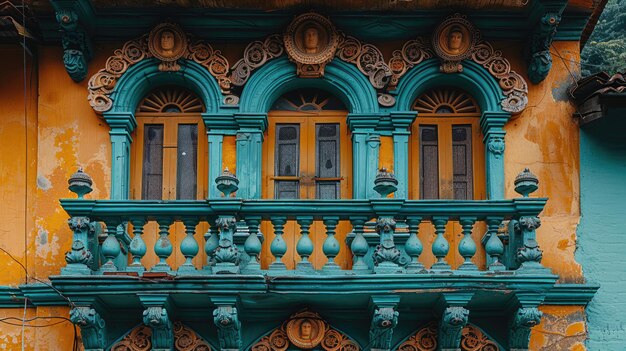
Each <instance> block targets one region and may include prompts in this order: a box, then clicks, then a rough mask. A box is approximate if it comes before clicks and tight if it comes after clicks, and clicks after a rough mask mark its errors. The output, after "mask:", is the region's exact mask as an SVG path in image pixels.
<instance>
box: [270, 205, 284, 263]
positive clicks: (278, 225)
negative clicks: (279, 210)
mask: <svg viewBox="0 0 626 351" xmlns="http://www.w3.org/2000/svg"><path fill="white" fill-rule="evenodd" d="M271 222H272V225H273V226H274V240H272V244H271V245H270V252H271V253H272V255H274V257H275V260H274V262H272V264H270V267H269V269H270V270H286V269H287V266H285V264H284V263H283V261H282V258H283V256H284V255H285V253H286V252H287V243H286V242H285V239H283V234H284V229H285V223H287V217H283V216H275V217H272V218H271Z"/></svg>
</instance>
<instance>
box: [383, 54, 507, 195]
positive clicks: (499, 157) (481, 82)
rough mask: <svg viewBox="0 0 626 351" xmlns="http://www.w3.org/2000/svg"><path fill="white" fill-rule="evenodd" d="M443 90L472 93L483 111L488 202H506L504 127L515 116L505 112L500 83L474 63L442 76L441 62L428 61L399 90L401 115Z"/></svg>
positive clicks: (481, 123)
mask: <svg viewBox="0 0 626 351" xmlns="http://www.w3.org/2000/svg"><path fill="white" fill-rule="evenodd" d="M439 86H452V87H458V88H460V89H463V90H465V91H467V92H469V93H470V94H471V95H472V97H474V99H476V101H477V102H478V105H479V106H480V110H481V111H482V115H481V121H480V126H481V129H482V132H483V135H484V137H485V139H484V140H483V142H484V143H485V144H486V147H485V152H486V157H485V166H486V181H487V184H486V189H487V198H488V199H502V198H504V135H505V132H504V129H503V127H504V125H505V124H506V122H507V121H508V119H509V117H510V116H511V114H510V113H508V112H505V111H503V110H502V106H501V102H502V100H503V99H504V95H503V93H502V89H501V88H500V86H499V84H498V82H497V81H496V80H495V79H494V78H493V77H492V76H491V74H490V73H489V72H488V71H487V70H485V69H484V68H483V67H481V66H479V65H478V64H476V63H474V62H471V61H467V60H466V61H463V71H462V72H460V73H455V74H446V73H442V72H440V70H439V61H437V60H436V59H429V60H426V61H424V62H422V63H420V64H419V65H417V66H415V67H413V68H411V69H410V70H409V71H408V72H407V73H406V74H405V75H404V77H402V79H400V83H399V84H398V87H397V88H396V90H395V93H396V94H397V97H396V104H395V106H394V107H393V109H394V110H398V111H409V110H411V106H412V104H413V102H414V101H415V99H416V98H417V97H418V96H420V95H421V94H423V93H424V92H426V91H428V90H429V89H433V88H435V87H439ZM418 118H419V117H418ZM394 156H395V155H394Z"/></svg>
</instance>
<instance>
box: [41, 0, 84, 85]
mask: <svg viewBox="0 0 626 351" xmlns="http://www.w3.org/2000/svg"><path fill="white" fill-rule="evenodd" d="M51 2H52V5H53V6H54V9H55V15H56V20H57V22H59V26H60V28H61V44H62V46H63V64H64V65H65V70H66V71H67V73H68V74H69V75H70V78H72V80H73V81H75V82H80V81H82V80H83V79H85V77H86V76H87V70H88V67H87V63H88V62H89V61H91V58H92V57H93V46H92V43H91V38H90V36H89V34H88V31H87V30H86V28H85V26H84V25H83V23H91V22H93V21H92V18H93V8H92V7H91V3H90V1H89V0H71V1H68V0H56V1H51Z"/></svg>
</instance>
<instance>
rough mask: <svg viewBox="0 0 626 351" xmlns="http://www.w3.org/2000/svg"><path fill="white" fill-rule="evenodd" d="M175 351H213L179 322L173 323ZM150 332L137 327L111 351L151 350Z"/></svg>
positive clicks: (112, 347)
mask: <svg viewBox="0 0 626 351" xmlns="http://www.w3.org/2000/svg"><path fill="white" fill-rule="evenodd" d="M173 332H174V350H175V351H213V350H218V349H215V348H212V347H211V345H210V344H209V343H208V342H207V341H205V340H204V339H202V338H201V337H200V336H198V335H197V334H196V332H194V331H193V330H192V329H191V328H189V327H187V326H185V325H184V324H182V323H181V322H174V324H173ZM151 338H152V330H151V329H150V328H149V327H147V326H145V325H143V324H142V325H138V326H136V327H135V328H133V329H132V330H131V331H130V332H128V333H127V334H126V335H124V336H123V337H122V338H120V339H119V340H117V341H116V342H115V343H114V344H113V346H111V348H110V350H111V351H147V350H152V340H151Z"/></svg>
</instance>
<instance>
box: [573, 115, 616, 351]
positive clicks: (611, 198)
mask: <svg viewBox="0 0 626 351" xmlns="http://www.w3.org/2000/svg"><path fill="white" fill-rule="evenodd" d="M615 112H616V113H613V114H612V118H604V119H602V120H599V121H596V122H592V123H591V124H589V125H587V126H584V127H582V128H581V130H580V178H581V179H580V187H581V189H580V191H581V212H582V217H581V221H580V224H579V226H578V249H577V251H576V259H577V261H578V262H580V263H581V264H582V266H583V270H584V274H585V277H586V278H587V279H588V280H590V281H593V282H596V283H599V284H600V289H599V290H598V292H597V294H596V296H595V297H594V299H593V300H592V301H591V303H590V304H589V307H588V308H587V318H588V321H589V325H588V331H589V339H588V341H587V343H588V349H589V350H605V351H607V350H608V351H613V350H614V351H623V350H624V349H625V348H626V322H625V321H624V316H626V281H625V280H624V277H625V276H626V265H625V264H624V261H625V257H626V256H625V252H626V227H625V226H624V216H625V215H626V202H625V199H626V119H624V116H625V115H626V111H625V110H622V111H621V112H617V111H615Z"/></svg>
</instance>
